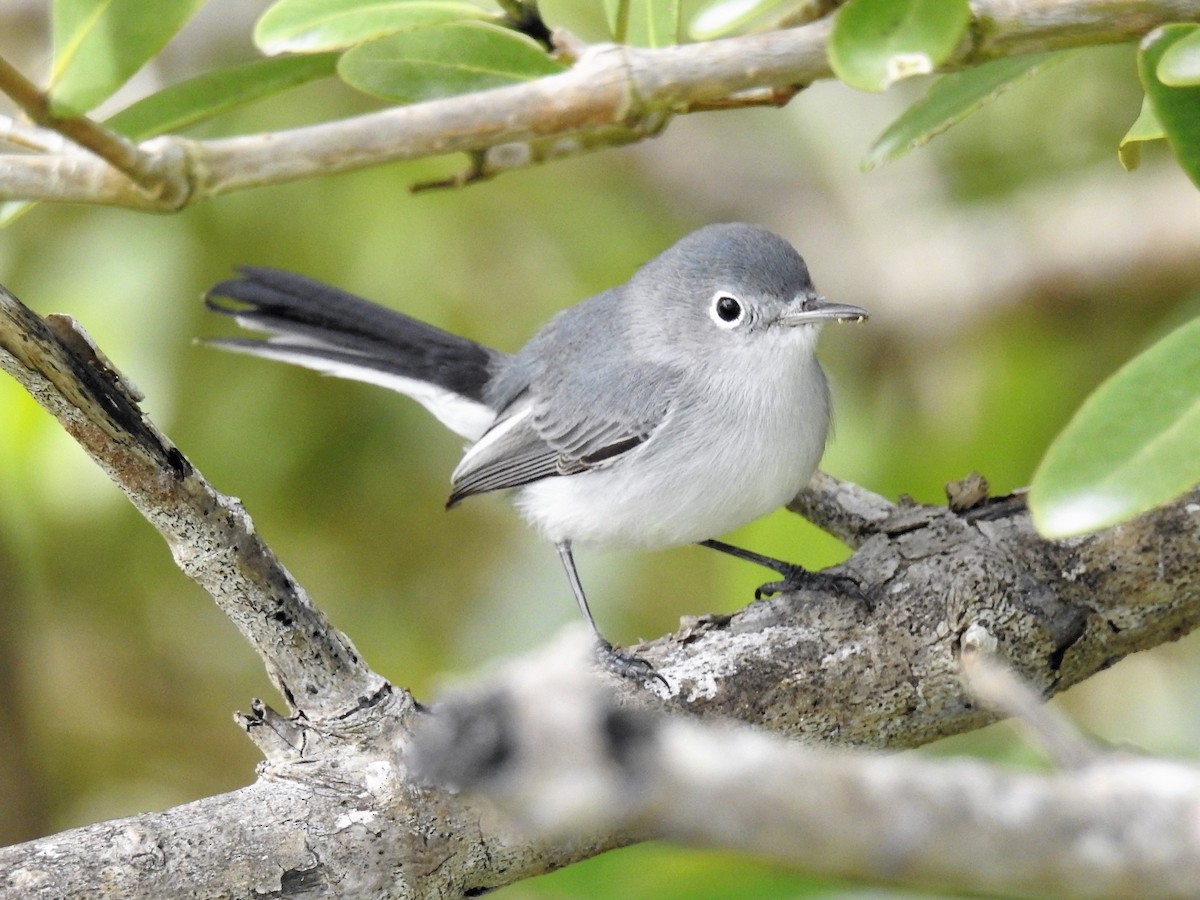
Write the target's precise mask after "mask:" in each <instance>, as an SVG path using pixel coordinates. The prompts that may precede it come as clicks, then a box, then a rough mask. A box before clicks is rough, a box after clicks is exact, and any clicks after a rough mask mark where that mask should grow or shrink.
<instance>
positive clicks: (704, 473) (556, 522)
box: [207, 224, 867, 681]
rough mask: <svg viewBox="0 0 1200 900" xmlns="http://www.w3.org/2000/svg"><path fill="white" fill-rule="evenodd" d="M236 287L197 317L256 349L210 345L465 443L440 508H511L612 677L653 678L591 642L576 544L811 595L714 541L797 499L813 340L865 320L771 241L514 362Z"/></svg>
mask: <svg viewBox="0 0 1200 900" xmlns="http://www.w3.org/2000/svg"><path fill="white" fill-rule="evenodd" d="M239 271H240V274H241V277H240V278H237V279H233V280H230V281H224V282H221V283H220V284H218V285H216V286H215V287H214V288H213V289H212V290H211V291H210V293H209V297H208V299H207V304H208V306H209V308H210V309H212V310H214V311H216V312H219V313H223V314H225V315H230V316H233V317H234V318H235V319H236V320H237V321H238V323H239V324H241V325H242V326H243V327H246V328H249V329H252V330H257V331H263V332H267V333H268V334H270V335H271V336H270V337H268V338H267V339H266V340H251V339H238V338H232V339H221V340H215V341H212V343H214V344H217V345H219V346H221V347H225V348H227V349H230V350H238V351H242V352H245V353H251V354H254V355H257V356H265V357H268V358H270V359H278V360H283V361H285V362H290V363H296V364H298V365H302V366H307V367H309V368H312V369H317V370H318V371H321V372H325V373H328V374H331V375H339V376H342V377H345V378H354V379H358V380H360V381H367V382H370V383H372V384H378V385H382V386H383V387H388V388H392V389H393V390H397V391H400V392H401V393H403V394H407V395H408V396H410V397H413V398H414V399H416V400H417V401H419V402H420V403H421V404H423V405H424V406H425V407H426V408H427V409H428V410H429V411H430V412H432V413H433V414H434V415H435V416H437V418H438V419H440V420H441V421H442V422H443V423H444V424H445V425H447V426H448V427H449V428H451V429H452V430H454V431H455V432H457V433H458V434H460V435H462V436H463V437H465V438H468V439H469V440H471V441H473V442H474V443H473V444H472V445H471V446H470V447H469V448H468V449H467V451H466V453H465V454H464V455H463V458H462V460H461V461H460V462H459V464H458V468H456V469H455V470H454V473H453V475H452V476H451V486H452V490H451V493H450V498H449V501H448V502H447V506H453V505H455V504H456V503H458V502H459V501H461V500H463V499H465V498H467V497H469V496H471V495H472V494H480V493H484V492H486V491H495V490H500V489H502V488H515V489H516V491H515V501H516V504H517V506H518V508H519V509H520V511H521V514H522V515H523V516H524V518H525V519H526V520H527V521H528V522H529V523H530V524H531V525H533V526H534V527H535V528H536V529H537V530H538V531H539V532H540V533H541V534H542V535H543V536H545V537H546V538H548V539H549V540H550V541H552V542H553V543H554V545H555V547H556V548H557V549H558V553H559V556H560V557H561V559H562V563H563V566H564V567H565V568H566V571H567V577H568V578H569V579H570V583H571V589H572V591H573V592H574V594H575V599H576V601H577V602H578V604H579V608H580V609H581V610H582V611H583V615H584V617H585V618H586V619H587V622H588V624H589V625H590V626H591V628H592V631H593V633H594V634H595V636H596V640H597V642H598V646H599V655H600V658H601V660H602V661H603V662H604V663H605V664H607V665H608V667H609V668H610V669H612V670H614V671H616V672H618V673H620V674H622V675H627V676H631V677H634V678H637V679H639V680H642V681H645V680H647V679H649V678H658V677H659V676H658V675H657V674H656V673H655V672H654V670H653V669H652V668H651V667H650V666H649V664H647V663H646V662H645V661H644V660H641V659H638V658H636V657H633V656H630V655H628V654H625V653H622V652H620V651H618V650H615V649H613V647H612V645H611V644H609V643H608V641H606V640H604V638H603V636H602V635H601V634H600V631H599V629H598V628H597V627H596V623H595V620H594V619H593V618H592V614H591V611H590V610H589V609H588V603H587V598H586V597H585V596H584V592H583V586H582V585H581V584H580V581H579V575H578V573H577V571H576V569H575V561H574V559H573V557H572V555H571V547H572V545H573V544H575V543H577V542H585V543H596V544H602V545H609V546H626V547H647V548H654V547H671V546H676V545H680V544H687V543H692V542H697V543H700V544H703V545H704V546H707V547H712V548H714V549H717V550H721V551H724V552H726V553H732V554H733V555H735V556H738V557H740V558H742V559H748V560H750V561H752V562H756V563H759V564H761V565H765V566H767V567H769V568H772V569H774V570H775V571H777V572H779V573H780V574H781V575H782V576H783V578H784V581H782V582H774V583H771V584H768V585H764V586H763V588H762V589H760V591H765V592H774V591H778V590H780V589H782V588H783V587H785V586H791V585H796V584H799V583H800V582H801V581H802V580H803V578H804V576H807V575H810V573H808V572H806V571H805V570H803V569H801V568H800V567H799V566H793V565H791V564H789V563H783V562H780V561H778V560H773V559H770V558H768V557H763V556H759V555H758V554H755V553H751V552H749V551H745V550H741V549H740V548H738V547H733V546H731V545H729V544H724V543H722V542H720V541H716V540H713V536H714V535H719V534H723V533H725V532H727V531H731V530H732V529H734V528H737V527H738V526H740V525H744V524H745V523H747V522H750V521H751V520H753V519H756V518H758V517H759V516H762V515H765V514H766V513H768V512H771V511H772V510H774V509H777V508H778V507H780V506H782V505H784V504H785V503H787V502H788V501H790V500H791V499H792V498H793V497H794V496H796V494H797V493H799V492H800V490H801V489H802V488H803V487H804V486H805V485H806V484H808V482H809V480H810V479H811V477H812V475H813V472H814V471H816V468H817V463H818V462H819V461H820V458H821V454H822V452H823V451H824V449H825V440H826V436H827V434H828V431H829V419H830V406H829V390H828V387H827V384H826V381H825V374H824V372H823V371H822V370H821V366H820V364H819V363H818V362H817V358H816V344H817V335H818V333H819V331H820V328H821V325H823V324H824V323H825V322H829V321H837V320H852V321H862V320H863V319H865V318H866V317H867V312H866V310H863V309H860V308H859V307H857V306H847V305H842V304H837V303H830V302H828V301H827V300H825V298H823V297H821V296H820V295H819V294H817V292H816V290H815V289H814V288H813V285H812V281H811V280H810V279H809V275H808V269H807V267H806V266H805V264H804V260H802V259H801V258H800V255H799V254H798V253H797V252H796V251H795V250H794V249H793V248H792V246H791V245H790V244H788V243H787V242H786V241H785V240H783V239H782V238H780V237H778V236H777V235H775V234H772V233H771V232H769V231H766V230H764V229H762V228H757V227H755V226H752V225H741V224H729V225H710V226H708V227H706V228H701V229H700V230H699V231H696V232H694V233H692V234H690V235H688V236H687V237H685V238H684V239H683V240H681V241H680V242H679V243H677V244H675V246H673V247H671V248H670V249H669V250H667V251H666V252H664V253H663V254H661V255H660V256H658V257H656V258H655V259H653V260H651V261H650V262H648V263H646V264H645V265H644V266H642V268H640V269H639V270H638V271H637V272H636V273H635V274H634V276H633V277H632V278H631V279H630V280H629V281H628V282H627V283H626V284H623V285H621V286H619V287H615V288H612V289H610V290H607V291H604V292H603V293H601V294H597V295H596V296H594V297H590V298H588V299H587V300H584V301H582V302H580V303H579V304H577V305H575V306H573V307H571V308H570V309H567V310H564V311H563V312H560V313H559V314H558V315H556V316H555V317H554V318H553V319H551V320H550V322H548V323H547V324H546V325H545V326H544V327H543V328H542V329H541V330H540V331H538V332H537V334H535V335H534V336H533V338H532V340H530V341H529V343H527V344H526V345H525V346H524V347H523V348H522V349H521V350H520V352H518V353H516V354H515V355H509V354H507V353H502V352H500V351H498V350H493V349H491V348H490V347H485V346H483V345H482V344H477V343H475V342H474V341H472V340H469V339H467V338H463V337H458V336H457V335H453V334H449V333H447V332H445V331H441V330H440V329H438V328H434V327H433V326H431V325H427V324H425V323H424V322H419V321H417V320H416V319H412V318H410V317H408V316H406V315H403V314H402V313H398V312H395V311H393V310H390V309H385V308H383V307H380V306H376V305H375V304H373V303H368V302H367V301H365V300H362V299H359V298H358V297H355V296H353V295H351V294H347V293H345V292H343V291H340V290H338V289H336V288H332V287H329V286H327V285H324V284H321V283H319V282H316V281H313V280H311V279H308V278H305V277H303V276H300V275H294V274H291V273H288V272H281V271H278V270H274V269H264V268H250V267H247V268H243V269H240V270H239ZM214 297H225V298H229V299H231V300H234V301H237V303H236V305H229V304H226V303H220V302H218V301H216V300H214V299H213V298H214Z"/></svg>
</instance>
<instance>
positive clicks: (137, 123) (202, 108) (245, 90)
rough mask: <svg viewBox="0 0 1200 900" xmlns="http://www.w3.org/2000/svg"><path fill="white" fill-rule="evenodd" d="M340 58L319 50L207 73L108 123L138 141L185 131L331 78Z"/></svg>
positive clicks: (129, 108)
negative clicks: (308, 84) (281, 92)
mask: <svg viewBox="0 0 1200 900" xmlns="http://www.w3.org/2000/svg"><path fill="white" fill-rule="evenodd" d="M337 60H338V54H336V53H316V54H311V55H308V56H284V57H280V58H279V59H259V60H255V61H254V62H249V63H242V64H241V65H236V66H230V67H229V68H226V69H218V70H216V71H215V72H206V73H204V74H203V75H197V76H196V77H195V78H189V79H188V80H187V81H181V82H180V83H179V84H173V85H171V86H170V87H169V88H165V89H164V90H161V91H159V92H158V93H157V94H151V95H150V96H149V97H144V98H143V99H141V100H139V101H138V102H137V103H134V104H133V105H132V106H127V107H126V108H125V109H123V110H121V111H120V112H119V113H117V114H116V115H114V116H112V117H111V118H109V119H107V120H106V121H105V123H104V124H105V125H107V126H108V127H109V128H111V129H112V130H113V131H116V132H119V133H121V134H123V135H125V136H126V137H129V138H132V139H133V140H135V141H142V140H145V139H146V138H151V137H154V136H156V135H160V134H166V133H167V132H175V131H181V130H182V129H184V128H187V127H188V126H190V125H195V124H196V123H197V122H201V121H204V120H205V119H210V118H212V117H213V116H216V115H219V114H220V113H223V112H226V111H227V110H230V109H234V108H236V107H238V106H243V105H245V104H247V103H250V102H252V101H254V100H259V99H261V98H263V97H268V96H270V95H272V94H277V93H279V92H280V91H284V90H287V89H288V88H292V87H296V86H297V85H300V84H305V83H307V82H309V81H315V80H316V79H318V78H327V77H328V76H330V75H333V74H334V73H335V72H336V71H337Z"/></svg>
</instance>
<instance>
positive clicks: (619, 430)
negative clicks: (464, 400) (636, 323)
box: [446, 367, 678, 506]
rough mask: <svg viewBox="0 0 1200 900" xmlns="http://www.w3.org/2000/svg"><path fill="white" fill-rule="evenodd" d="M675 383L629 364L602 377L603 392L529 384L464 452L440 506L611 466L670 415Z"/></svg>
mask: <svg viewBox="0 0 1200 900" xmlns="http://www.w3.org/2000/svg"><path fill="white" fill-rule="evenodd" d="M677 380H678V376H677V374H676V373H674V372H672V371H670V370H667V369H665V368H662V367H654V368H651V367H646V368H644V369H640V370H639V369H637V368H631V369H629V370H627V371H625V372H624V373H622V376H621V378H620V379H619V380H615V381H611V380H610V381H609V382H607V384H606V386H605V387H606V390H605V391H604V395H603V396H597V395H596V394H595V393H592V394H591V396H588V395H587V394H588V391H587V384H586V382H585V381H583V380H581V379H576V380H575V382H574V383H561V382H560V383H557V384H547V385H538V384H536V383H535V384H534V385H532V386H531V387H530V388H529V390H527V391H525V392H524V393H522V394H521V395H520V396H518V397H517V398H516V399H515V400H514V401H513V402H512V403H511V404H510V405H509V406H508V407H507V408H506V409H505V410H504V411H503V412H502V413H501V414H500V416H499V417H498V419H497V421H496V424H495V425H493V426H492V428H491V429H489V430H488V431H487V433H486V434H484V436H483V437H482V438H480V440H479V442H478V443H476V444H475V445H474V446H473V447H471V448H470V449H469V450H467V452H466V454H465V455H464V456H463V458H462V461H461V462H460V463H459V464H458V468H456V469H455V470H454V474H453V475H452V476H451V483H452V485H453V491H452V493H451V494H450V499H449V500H448V501H447V503H446V505H447V506H453V505H454V504H456V503H458V502H459V501H460V500H463V499H465V498H466V497H469V496H471V495H472V494H482V493H484V492H486V491H497V490H503V489H505V488H514V487H520V486H521V485H523V484H529V483H531V482H534V481H540V480H541V479H543V478H551V477H555V476H564V475H576V474H578V473H580V472H586V471H589V470H591V469H595V468H598V467H600V466H605V465H611V464H612V463H613V462H615V461H616V460H618V459H620V458H621V457H622V456H624V455H625V454H626V453H629V452H630V451H632V450H633V449H634V448H636V447H638V446H639V445H641V444H643V443H645V442H646V441H648V440H650V439H651V438H652V437H653V436H654V433H655V431H656V430H657V429H658V427H659V426H660V425H661V424H662V422H663V421H664V420H665V419H666V418H667V417H668V415H669V414H670V411H671V407H672V404H673V397H674V393H675V392H674V386H675V383H676V382H677ZM539 388H540V389H539Z"/></svg>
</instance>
